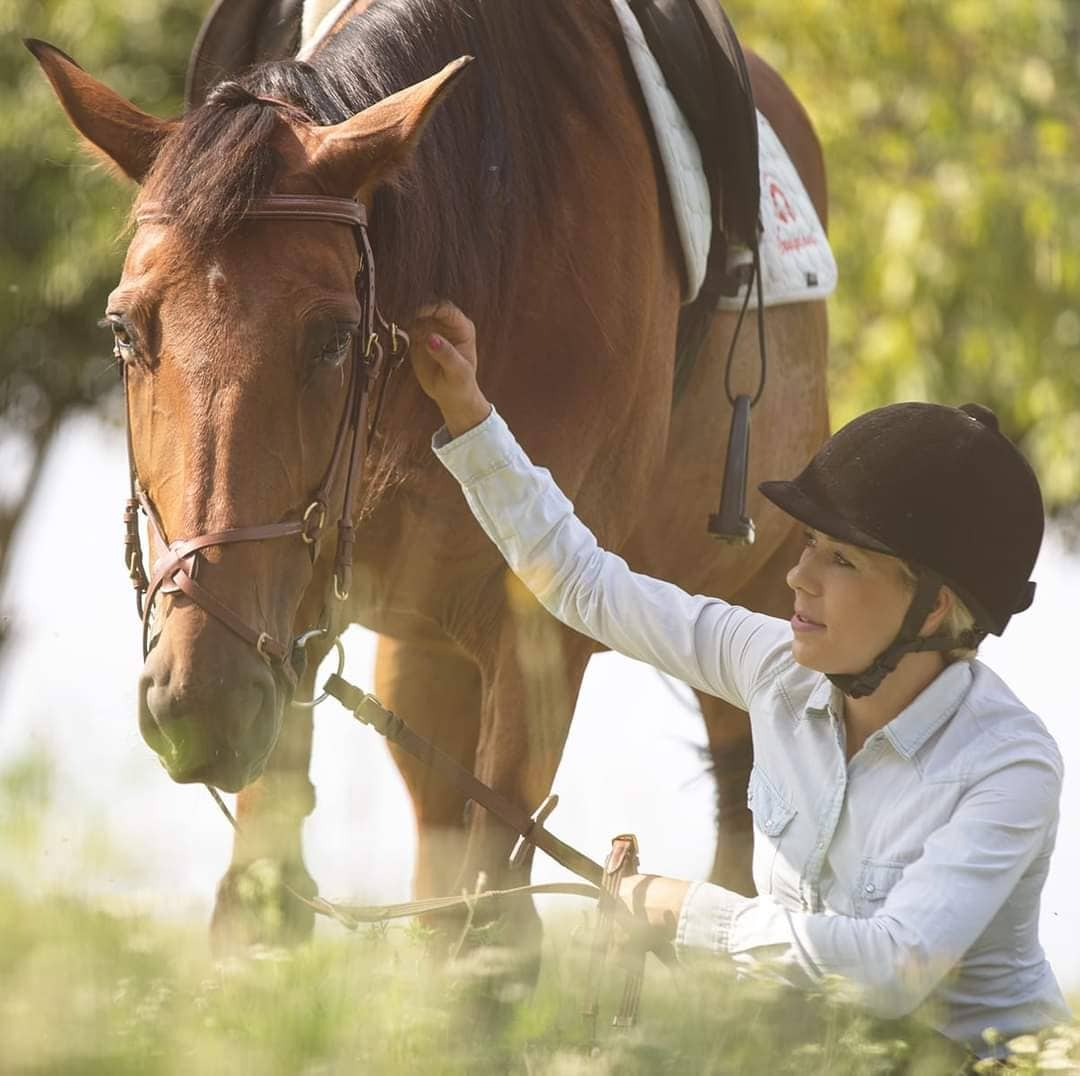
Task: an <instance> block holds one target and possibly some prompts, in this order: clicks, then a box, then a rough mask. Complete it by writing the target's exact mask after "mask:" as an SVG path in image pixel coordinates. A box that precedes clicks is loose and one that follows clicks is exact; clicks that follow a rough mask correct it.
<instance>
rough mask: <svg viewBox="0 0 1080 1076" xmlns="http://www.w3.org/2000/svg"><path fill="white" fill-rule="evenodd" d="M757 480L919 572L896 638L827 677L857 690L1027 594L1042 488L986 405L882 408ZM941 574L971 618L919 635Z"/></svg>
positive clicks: (951, 641) (847, 538)
mask: <svg viewBox="0 0 1080 1076" xmlns="http://www.w3.org/2000/svg"><path fill="white" fill-rule="evenodd" d="M758 488H759V489H760V490H761V492H762V493H763V494H764V495H765V496H766V497H768V498H769V500H770V501H772V502H773V503H774V504H776V505H778V506H779V507H780V508H782V509H783V510H784V511H785V512H787V513H788V514H789V515H792V516H794V517H795V518H796V519H798V520H800V521H801V522H803V523H806V524H807V525H808V526H811V527H813V528H814V529H815V530H819V531H821V532H822V533H823V534H827V535H829V536H831V537H833V538H835V539H838V540H839V541H842V542H848V543H849V544H851V545H855V546H860V547H862V548H864V549H871V550H874V551H876V552H878V553H887V554H889V555H891V556H894V557H900V558H902V559H903V560H904V561H906V562H907V563H908V564H910V565H911V567H912V569H913V570H914V571H915V575H916V578H917V580H918V583H917V585H916V589H915V595H914V597H913V598H912V601H911V606H910V607H909V609H908V613H907V615H906V616H905V618H904V623H903V624H902V625H901V628H900V632H899V634H898V635H897V637H896V639H894V640H893V642H892V643H891V644H890V645H889V646H888V647H887V648H886V649H885V651H884V652H883V653H881V654H879V655H878V657H877V658H876V659H875V661H874V662H873V664H871V665H870V666H869V668H867V669H865V670H863V672H861V673H858V674H855V675H847V674H833V675H830V676H829V679H830V680H832V682H833V683H834V684H836V685H837V686H838V687H839V688H840V689H841V690H842V691H844V692H845V694H848V695H850V696H852V697H853V698H859V697H860V696H862V695H869V694H870V693H871V692H873V691H874V690H875V689H876V688H877V686H878V685H879V684H880V683H881V681H882V680H883V679H884V678H885V676H887V675H888V674H889V673H890V672H892V670H893V669H895V668H896V666H897V664H898V662H899V661H900V659H901V658H902V657H903V656H904V654H908V653H913V652H915V651H919V650H952V649H957V648H963V649H974V648H975V647H976V646H978V644H979V642H981V641H982V639H983V638H984V637H985V636H986V635H987V633H989V632H992V633H993V634H994V635H1000V634H1001V633H1002V632H1003V631H1004V630H1005V626H1006V624H1008V622H1009V618H1010V617H1011V616H1012V615H1013V613H1019V612H1022V611H1023V610H1025V609H1026V608H1027V607H1028V606H1029V605H1031V602H1032V599H1033V597H1034V595H1035V584H1034V583H1033V582H1031V580H1030V576H1031V570H1032V568H1033V567H1034V565H1035V558H1036V557H1037V556H1038V552H1039V546H1040V545H1041V543H1042V536H1043V504H1042V495H1041V493H1040V492H1039V482H1038V479H1037V478H1036V477H1035V472H1034V471H1032V469H1031V467H1030V466H1029V465H1028V463H1027V461H1026V460H1025V459H1024V457H1023V456H1022V455H1021V454H1020V452H1019V451H1018V450H1017V448H1016V446H1015V445H1013V443H1012V442H1011V441H1010V440H1009V439H1008V438H1007V437H1005V436H1004V434H1002V433H1001V432H999V430H998V423H997V419H996V418H995V416H994V413H993V412H992V411H990V410H989V408H986V407H982V406H981V405H979V404H964V406H963V407H960V408H956V407H944V406H942V405H940V404H929V403H900V404H891V405H889V406H888V407H879V408H877V409H876V410H874V411H869V412H867V414H865V415H862V416H860V417H859V418H857V419H855V420H854V421H853V422H849V423H848V424H847V425H846V426H844V427H843V429H841V430H839V431H838V432H837V433H835V434H834V435H833V436H832V437H831V438H829V440H828V441H826V442H825V444H824V445H823V446H822V447H821V449H820V451H819V452H818V453H817V455H816V456H814V458H813V459H812V460H811V461H810V463H809V464H808V465H807V467H806V469H805V470H804V471H803V472H802V474H800V475H799V476H798V478H796V479H794V480H793V481H790V482H763V483H762V484H761V485H760V486H759V487H758ZM942 584H946V585H948V586H949V587H950V588H951V589H952V590H953V591H954V592H955V593H956V594H957V595H958V596H959V597H960V599H961V600H962V601H963V602H964V604H965V605H966V606H967V607H968V609H970V610H971V613H972V616H973V617H974V619H975V628H974V630H973V631H971V632H965V633H963V635H962V637H961V638H955V637H950V636H947V635H935V636H931V637H929V638H920V637H919V634H918V632H919V628H920V627H921V626H922V623H923V621H924V620H925V619H926V615H927V614H928V613H929V611H930V610H931V609H932V608H933V607H934V602H935V601H936V599H937V595H938V591H939V590H940V588H941V586H942Z"/></svg>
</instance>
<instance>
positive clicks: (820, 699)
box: [806, 676, 842, 717]
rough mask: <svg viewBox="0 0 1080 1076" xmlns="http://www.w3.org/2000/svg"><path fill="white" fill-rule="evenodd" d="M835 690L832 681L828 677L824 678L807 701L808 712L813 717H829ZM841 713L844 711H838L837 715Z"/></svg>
mask: <svg viewBox="0 0 1080 1076" xmlns="http://www.w3.org/2000/svg"><path fill="white" fill-rule="evenodd" d="M835 690H836V689H835V688H834V687H833V683H832V681H831V680H830V679H829V678H828V677H826V676H823V677H822V678H821V682H820V683H819V684H818V685H817V687H815V688H814V690H813V691H811V692H810V698H809V699H807V701H806V712H807V713H808V714H809V715H810V716H811V717H828V716H829V703H830V702H832V698H833V692H834V691H835ZM834 709H835V707H834ZM840 712H842V711H839V710H838V711H837V713H840Z"/></svg>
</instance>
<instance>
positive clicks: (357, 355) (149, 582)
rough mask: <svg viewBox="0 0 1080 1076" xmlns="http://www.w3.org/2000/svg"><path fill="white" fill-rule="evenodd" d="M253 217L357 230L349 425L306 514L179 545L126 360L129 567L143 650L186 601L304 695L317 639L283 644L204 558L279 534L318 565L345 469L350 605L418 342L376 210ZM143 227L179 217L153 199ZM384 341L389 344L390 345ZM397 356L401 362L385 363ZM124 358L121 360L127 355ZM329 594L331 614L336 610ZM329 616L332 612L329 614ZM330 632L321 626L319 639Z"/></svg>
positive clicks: (295, 198)
mask: <svg viewBox="0 0 1080 1076" xmlns="http://www.w3.org/2000/svg"><path fill="white" fill-rule="evenodd" d="M243 219H244V220H294V221H297V220H307V221H315V222H321V223H329V224H337V225H343V226H345V227H348V228H351V229H352V231H353V237H354V239H355V241H356V248H357V253H358V254H359V259H360V260H359V267H358V269H357V272H356V295H357V298H358V299H359V301H360V311H361V314H360V326H359V329H358V331H357V333H356V334H355V336H354V337H353V342H352V356H351V362H350V366H351V374H350V380H349V389H348V396H347V399H346V405H345V410H344V413H343V414H342V418H341V423H340V425H339V426H338V432H337V437H336V439H335V442H334V449H333V453H332V455H331V457H330V463H329V466H328V467H327V469H326V474H325V477H324V478H323V480H322V483H321V484H320V485H319V488H318V489H317V490H316V491H315V492H314V493H313V494H312V496H311V499H310V501H309V503H308V505H307V507H306V508H305V509H304V511H303V513H302V514H301V515H300V516H299V517H298V518H294V519H289V520H284V521H281V522H274V523H265V524H262V525H258V526H249V527H231V528H228V529H225V530H220V531H213V532H210V533H207V534H201V535H197V536H195V537H192V538H181V539H174V540H173V541H172V542H170V541H169V539H168V537H167V535H166V531H165V527H164V524H163V523H162V520H161V517H160V515H159V514H158V511H157V509H156V508H155V506H154V503H153V501H152V500H151V498H150V495H149V493H148V492H147V490H146V487H145V486H143V484H142V483H141V482H140V480H139V475H138V471H137V469H136V466H135V453H134V448H133V445H132V436H131V407H130V393H129V389H128V369H127V365H126V363H124V362H123V361H122V360H121V362H120V369H121V377H122V379H123V385H124V423H125V427H126V440H127V454H128V476H129V484H130V488H129V497H128V501H127V505H126V507H125V510H124V531H125V536H124V563H125V565H126V567H127V569H128V575H129V577H130V579H131V582H132V585H133V586H134V588H135V605H136V609H137V610H138V613H139V616H140V617H141V619H142V624H143V632H142V649H143V659H144V660H145V659H146V657H147V655H148V654H149V652H150V649H151V645H152V642H151V638H150V628H151V614H152V611H153V609H154V603H155V600H156V598H157V597H158V595H159V594H176V593H178V592H180V593H183V594H184V595H186V596H187V597H188V598H189V599H190V600H191V601H192V602H194V603H195V604H196V605H198V606H199V607H200V608H201V609H203V611H204V612H206V613H208V614H209V615H210V616H212V617H213V618H214V619H215V620H217V621H219V622H220V623H221V624H224V625H225V627H226V628H228V629H229V630H230V631H231V632H233V634H234V635H237V636H238V637H239V638H241V639H243V640H244V642H246V643H248V644H250V645H251V646H253V647H255V649H256V650H257V651H258V653H259V655H260V656H261V657H262V658H263V660H264V661H266V662H267V663H268V664H269V665H270V666H271V667H272V668H273V669H274V670H275V671H277V672H280V673H281V674H282V676H283V677H284V679H285V681H286V682H287V683H288V685H289V689H290V691H292V690H295V687H296V682H297V675H298V673H297V665H298V664H299V663H300V661H301V660H302V655H299V654H298V653H297V651H298V650H300V649H302V647H303V644H304V642H305V641H306V640H307V638H308V637H309V636H310V635H311V634H312V632H305V633H303V634H302V635H299V636H297V637H296V638H295V639H293V640H289V641H282V640H279V639H275V638H274V637H273V636H272V635H270V633H269V632H267V631H265V630H262V629H261V628H260V627H258V626H255V625H252V624H249V623H248V622H247V621H246V620H245V619H244V618H243V617H242V616H240V615H239V614H238V613H236V612H235V611H234V610H233V609H231V608H230V607H229V606H228V605H226V604H225V603H224V602H223V601H221V599H219V598H217V597H215V596H214V595H213V594H212V593H211V592H210V591H209V590H207V589H206V588H205V587H204V586H202V585H201V584H200V583H198V582H197V581H196V577H197V575H198V566H199V559H200V556H201V555H202V554H203V552H204V551H205V550H206V549H209V548H210V547H212V546H223V545H229V544H233V543H239V542H260V541H268V540H274V539H278V538H292V537H299V538H300V539H302V540H303V542H304V543H305V544H306V545H307V546H308V548H309V550H310V553H311V561H312V564H314V563H315V561H316V559H317V557H318V551H319V542H320V539H321V537H322V533H323V530H324V528H325V526H326V523H327V520H328V517H329V515H330V511H331V505H330V498H331V496H332V495H333V491H334V488H335V486H336V485H337V483H338V481H339V478H340V474H341V471H342V468H343V467H345V468H346V471H345V487H344V494H343V496H342V500H341V508H340V513H339V515H338V520H337V549H336V552H335V555H334V568H333V574H332V577H331V581H330V584H329V585H328V592H329V591H332V595H333V597H335V598H336V599H337V600H338V601H344V600H345V599H346V598H347V597H348V596H349V586H350V581H351V575H352V562H353V543H354V538H355V527H354V523H353V507H354V504H355V500H356V493H357V490H358V488H359V484H360V481H361V479H362V477H363V473H364V466H365V463H366V460H367V456H368V452H369V449H370V446H371V442H372V439H373V437H374V434H375V430H376V428H377V426H378V421H379V417H380V415H381V412H382V407H383V402H384V401H385V398H386V388H387V385H388V383H389V381H390V378H391V376H392V375H393V373H394V371H396V370H397V368H398V367H399V366H400V365H401V364H402V362H403V361H404V360H405V357H406V355H407V354H408V351H409V337H408V334H407V333H406V332H404V331H403V330H402V329H400V328H398V326H397V325H396V324H393V323H389V322H387V321H386V319H385V318H384V317H383V316H382V313H381V312H380V311H379V308H378V305H377V302H376V298H375V258H374V255H373V253H372V249H371V241H370V239H369V238H368V230H367V210H366V208H365V207H364V206H363V205H361V204H360V203H358V202H356V201H354V200H353V199H351V198H330V197H322V196H315V195H312V196H307V195H287V194H278V195H271V196H269V197H265V198H256V199H254V200H253V201H252V203H251V205H250V207H249V208H248V210H247V211H246V213H245V214H244V218H243ZM135 220H136V223H138V224H168V223H170V222H171V218H170V216H169V215H168V214H167V213H166V212H165V211H164V210H163V208H162V207H161V206H160V205H159V204H158V203H155V202H145V203H143V205H142V206H140V208H139V210H138V212H137V214H136V217H135ZM384 340H385V341H386V346H385V347H384ZM387 350H388V351H389V354H390V355H391V357H392V358H391V361H390V362H389V363H386V362H385V361H384V359H385V356H386V353H387ZM118 358H119V355H118ZM376 387H377V389H378V403H377V406H376V408H375V413H374V416H373V417H372V418H371V419H369V410H370V400H371V396H372V391H373V389H375V388H376ZM140 510H142V511H143V512H144V513H145V514H146V517H147V520H148V521H149V522H148V530H149V531H150V533H151V534H153V536H154V539H155V540H156V542H157V543H158V544H159V545H160V546H161V548H162V549H163V550H164V552H163V553H162V554H161V556H159V557H158V558H157V559H156V560H155V561H154V563H153V565H152V566H151V569H150V573H151V574H150V575H149V576H148V575H147V572H146V569H145V567H144V563H143V551H142V543H141V539H140V534H139V511H140ZM330 597H331V595H330V593H328V594H327V604H326V608H327V609H329V606H330ZM324 615H325V614H324ZM325 630H326V628H325V627H323V628H317V629H314V631H315V632H316V633H318V632H322V631H325Z"/></svg>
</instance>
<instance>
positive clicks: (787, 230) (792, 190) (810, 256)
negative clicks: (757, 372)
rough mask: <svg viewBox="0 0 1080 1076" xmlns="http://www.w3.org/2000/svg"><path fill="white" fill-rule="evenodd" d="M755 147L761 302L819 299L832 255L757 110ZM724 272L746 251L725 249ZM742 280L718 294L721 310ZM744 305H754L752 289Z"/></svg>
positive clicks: (831, 282)
mask: <svg viewBox="0 0 1080 1076" xmlns="http://www.w3.org/2000/svg"><path fill="white" fill-rule="evenodd" d="M757 119H758V152H759V155H760V161H761V225H762V233H761V283H762V290H763V293H764V296H765V305H766V306H781V305H782V304H784V303H803V302H808V301H809V300H812V299H825V298H827V297H828V296H830V295H832V293H833V292H834V291H835V290H836V280H837V270H836V259H835V258H834V257H833V252H832V248H831V247H830V246H829V240H828V238H827V237H826V235H825V229H824V228H822V227H821V221H820V220H818V215H817V211H816V210H815V209H814V203H813V202H812V201H811V200H810V195H809V194H807V192H806V187H805V186H803V181H802V179H801V178H800V177H799V173H798V172H797V171H796V169H795V165H794V164H793V163H792V161H791V158H790V157H789V156H788V154H787V150H785V149H784V147H783V145H781V143H780V139H779V138H778V137H777V136H776V132H775V131H774V130H773V129H772V126H771V125H770V123H769V121H768V120H767V119H766V118H765V117H764V116H763V115H762V114H761V113H760V112H758V114H757ZM727 260H728V275H729V276H731V274H732V271H733V270H734V269H735V268H736V267H737V266H738V265H739V264H740V263H743V264H745V263H746V262H748V261H750V251H749V250H748V249H747V248H745V247H735V246H733V247H732V248H731V250H729V251H728V259H727ZM746 288H747V285H746V284H743V285H742V286H741V287H740V288H739V290H738V292H736V294H735V295H724V296H721V298H720V301H719V303H718V304H717V305H718V306H719V307H720V309H721V310H738V309H740V308H741V307H742V304H743V300H744V298H745V296H746ZM748 305H749V306H750V308H755V307H756V306H757V288H754V289H752V291H751V295H750V302H749V304H748Z"/></svg>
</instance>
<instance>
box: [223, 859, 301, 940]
mask: <svg viewBox="0 0 1080 1076" xmlns="http://www.w3.org/2000/svg"><path fill="white" fill-rule="evenodd" d="M290 889H292V890H295V892H296V893H299V894H301V895H302V896H305V897H313V896H315V894H316V893H317V892H318V890H317V887H316V885H315V881H314V879H313V878H312V877H311V875H310V874H308V872H307V868H306V867H305V866H304V864H303V863H302V862H298V861H295V860H292V861H288V860H286V861H282V860H277V859H256V860H252V862H250V863H245V864H242V865H240V866H237V865H233V866H231V867H229V869H228V871H227V872H226V874H225V877H224V878H222V879H221V882H220V883H219V884H218V890H217V900H216V901H215V903H214V915H213V918H212V919H211V921H210V948H211V951H212V952H213V954H214V956H216V957H224V956H231V955H235V954H237V953H242V952H245V951H247V950H249V949H251V948H253V947H255V946H268V947H271V948H279V947H292V946H296V945H300V944H301V943H303V942H305V941H307V940H308V939H309V938H310V937H311V934H312V931H313V930H314V929H315V913H314V911H313V910H312V909H311V908H309V907H308V906H307V905H306V904H304V903H303V902H302V901H300V900H298V899H297V898H296V896H294V895H293V893H290V892H289V890H290Z"/></svg>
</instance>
